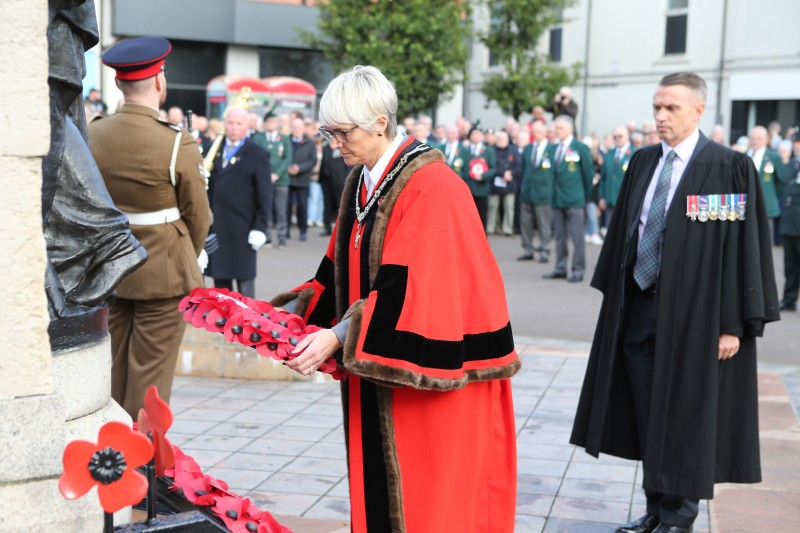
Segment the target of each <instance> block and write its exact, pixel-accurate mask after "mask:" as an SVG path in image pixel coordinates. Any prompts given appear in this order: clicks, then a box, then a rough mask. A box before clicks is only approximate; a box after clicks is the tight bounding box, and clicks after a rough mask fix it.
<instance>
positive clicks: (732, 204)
mask: <svg viewBox="0 0 800 533" xmlns="http://www.w3.org/2000/svg"><path fill="white" fill-rule="evenodd" d="M746 207H747V195H746V194H708V195H692V196H687V197H686V216H687V217H688V218H689V219H691V220H692V222H694V221H698V220H699V221H700V222H706V221H708V220H712V221H719V222H726V221H727V222H735V221H736V220H744V219H745V212H746Z"/></svg>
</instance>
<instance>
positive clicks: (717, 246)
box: [570, 134, 779, 498]
mask: <svg viewBox="0 0 800 533" xmlns="http://www.w3.org/2000/svg"><path fill="white" fill-rule="evenodd" d="M660 156H661V145H656V146H653V147H648V148H645V149H642V150H640V151H638V152H636V153H635V154H634V156H633V158H632V160H631V162H630V165H629V168H628V171H627V173H626V175H625V178H624V181H623V184H622V189H621V191H620V195H619V199H618V202H617V206H616V209H615V211H614V216H613V217H612V219H611V224H610V227H609V231H608V235H607V237H606V242H605V244H604V246H603V249H602V251H601V254H600V258H599V260H598V265H597V268H596V270H595V274H594V276H593V278H592V286H593V287H595V288H596V289H598V290H600V291H601V292H603V295H604V298H603V304H602V308H601V311H600V316H599V319H598V322H597V329H596V331H595V337H594V342H593V345H592V350H591V354H590V358H589V363H588V367H587V370H586V377H585V380H584V384H583V390H582V392H581V397H580V402H579V405H578V410H577V414H576V417H575V422H574V427H573V432H572V436H571V438H570V442H572V443H573V444H576V445H579V446H583V447H584V448H585V449H586V451H587V452H588V453H590V454H592V455H594V456H597V455H598V454H599V453H601V452H602V453H607V454H610V455H615V456H618V457H624V458H628V459H642V457H641V452H640V447H639V440H638V437H637V431H636V423H635V417H634V410H633V399H632V396H631V389H630V385H629V381H628V375H627V371H626V368H625V362H624V356H623V353H622V336H623V333H624V327H625V324H624V318H625V317H626V316H627V309H626V306H627V305H628V304H629V301H630V299H629V295H630V293H631V289H632V288H633V282H632V280H631V278H632V276H631V270H632V269H633V264H634V262H635V259H636V246H637V244H638V231H637V228H638V218H639V213H640V210H641V204H642V201H643V198H644V194H645V191H646V189H647V186H648V184H649V182H650V179H651V178H652V176H653V173H654V172H655V168H656V165H657V163H658V159H659V158H660ZM725 193H728V194H729V193H740V194H741V193H744V194H747V202H746V215H745V220H743V221H740V220H736V221H734V222H729V221H725V222H721V221H710V220H709V221H707V222H700V221H692V220H691V219H690V218H689V217H687V215H686V211H687V208H686V199H687V196H689V195H707V194H725ZM770 243H771V239H770V233H769V226H768V219H767V216H766V210H765V208H764V201H763V198H762V193H761V186H760V182H759V179H758V175H757V173H756V171H755V168H754V166H753V163H752V161H751V160H750V158H748V157H746V156H745V155H743V154H738V153H736V152H734V151H732V150H730V149H728V148H725V147H723V146H720V145H718V144H716V143H713V142H709V141H708V139H707V138H705V136H703V135H702V134H701V137H700V141H699V142H698V145H697V148H696V149H695V152H694V154H693V156H692V158H691V160H690V161H689V164H688V167H687V169H686V171H685V172H684V175H683V178H682V181H681V182H680V184H679V186H678V188H677V190H676V192H675V195H674V198H673V200H672V203H671V204H670V208H669V210H668V212H667V220H666V229H665V232H664V240H663V251H662V266H661V274H660V281H659V292H658V303H657V306H658V313H657V317H658V318H657V325H656V346H655V367H654V376H653V378H654V379H653V389H652V402H651V408H650V422H649V427H648V429H647V439H646V442H647V449H646V450H645V452H644V455H645V457H644V461H643V466H644V487H645V488H646V489H650V490H654V491H658V492H662V493H667V494H677V495H681V496H684V497H692V498H712V497H713V494H714V483H722V482H738V483H755V482H758V481H760V480H761V468H760V458H759V443H758V391H757V376H756V339H755V338H756V337H758V336H761V335H762V334H763V331H764V324H765V323H767V322H770V321H773V320H778V319H779V313H778V297H777V289H776V285H775V278H774V271H773V266H772V250H771V244H770ZM723 333H728V334H733V335H736V336H738V337H740V341H741V346H740V349H739V353H738V354H737V355H735V356H734V357H733V358H731V359H728V360H725V361H719V359H718V343H719V336H720V334H723Z"/></svg>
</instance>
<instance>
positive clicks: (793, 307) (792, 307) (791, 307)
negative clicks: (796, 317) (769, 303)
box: [781, 302, 797, 311]
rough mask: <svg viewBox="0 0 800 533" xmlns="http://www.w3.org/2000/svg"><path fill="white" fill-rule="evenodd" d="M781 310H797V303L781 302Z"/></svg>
mask: <svg viewBox="0 0 800 533" xmlns="http://www.w3.org/2000/svg"><path fill="white" fill-rule="evenodd" d="M781 311H797V304H792V305H789V304H785V303H783V302H781Z"/></svg>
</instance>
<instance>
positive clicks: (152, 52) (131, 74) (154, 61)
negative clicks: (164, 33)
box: [103, 37, 172, 81]
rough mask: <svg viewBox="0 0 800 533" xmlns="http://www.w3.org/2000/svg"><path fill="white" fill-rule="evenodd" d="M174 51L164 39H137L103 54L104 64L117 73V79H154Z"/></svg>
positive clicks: (123, 42)
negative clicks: (166, 58) (165, 59)
mask: <svg viewBox="0 0 800 533" xmlns="http://www.w3.org/2000/svg"><path fill="white" fill-rule="evenodd" d="M171 51H172V45H171V44H170V42H169V41H168V40H166V39H164V38H162V37H136V38H133V39H127V40H125V41H122V42H119V43H117V44H115V45H114V46H112V47H111V48H109V49H108V50H107V51H106V53H105V54H103V64H105V65H107V66H109V67H111V68H113V69H114V70H116V71H117V79H118V80H125V81H136V80H144V79H147V78H152V77H153V76H155V75H157V74H158V73H159V72H161V71H162V70H163V68H164V63H165V62H164V58H165V57H167V56H168V55H169V53H170V52H171Z"/></svg>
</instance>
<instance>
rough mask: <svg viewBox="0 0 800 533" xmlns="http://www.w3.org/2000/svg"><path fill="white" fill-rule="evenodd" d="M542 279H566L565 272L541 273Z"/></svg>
mask: <svg viewBox="0 0 800 533" xmlns="http://www.w3.org/2000/svg"><path fill="white" fill-rule="evenodd" d="M542 277H543V278H544V279H566V278H567V273H566V272H558V271H556V272H548V273H547V274H542Z"/></svg>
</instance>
